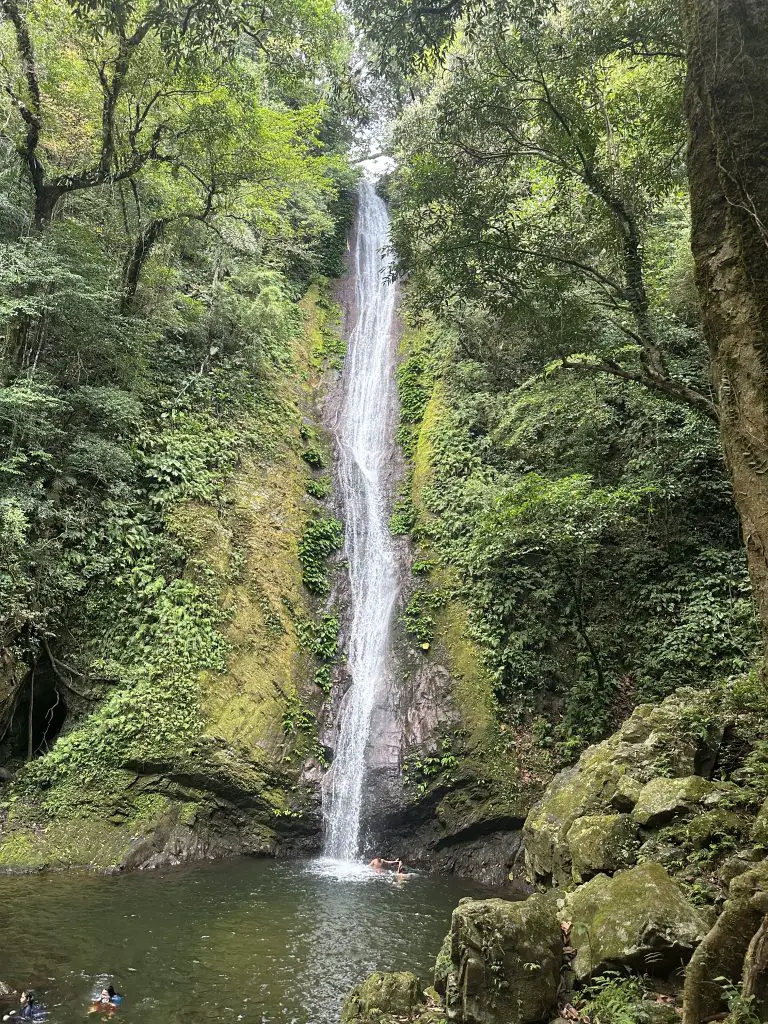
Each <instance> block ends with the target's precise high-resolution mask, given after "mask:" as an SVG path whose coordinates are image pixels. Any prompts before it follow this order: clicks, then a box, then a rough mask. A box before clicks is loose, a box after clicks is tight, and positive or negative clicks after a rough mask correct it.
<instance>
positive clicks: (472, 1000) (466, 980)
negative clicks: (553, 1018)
mask: <svg viewBox="0 0 768 1024" xmlns="http://www.w3.org/2000/svg"><path fill="white" fill-rule="evenodd" d="M562 950H563V940H562V931H561V928H560V925H559V923H558V921H557V918H556V914H555V907H554V903H553V899H552V897H551V896H550V895H542V894H536V895H533V896H531V897H529V899H527V900H526V901H525V902H521V903H510V902H509V901H507V900H500V899H491V900H471V899H464V900H462V901H461V902H460V903H459V906H458V907H457V908H456V910H454V912H453V917H452V919H451V931H450V969H449V970H447V971H445V973H443V971H444V967H443V968H441V977H440V979H439V980H440V982H441V984H443V985H444V991H445V1003H446V1010H447V1012H448V1016H449V1017H450V1018H451V1019H452V1020H455V1021H459V1022H461V1024H533V1022H538V1021H541V1020H543V1019H546V1015H547V1014H548V1013H550V1012H551V1011H552V1010H553V1008H554V1006H555V1002H556V999H557V989H558V983H559V980H560V966H561V963H562Z"/></svg>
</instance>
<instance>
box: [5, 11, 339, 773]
mask: <svg viewBox="0 0 768 1024" xmlns="http://www.w3.org/2000/svg"><path fill="white" fill-rule="evenodd" d="M2 12H3V16H4V20H3V22H2V24H0V42H1V44H2V50H3V53H4V55H5V57H4V66H3V78H4V84H5V89H4V92H3V93H2V99H0V106H2V118H3V124H4V128H3V134H2V139H0V176H1V177H2V207H1V208H0V240H1V241H2V254H1V255H0V336H2V353H1V357H2V358H1V361H0V446H1V450H0V456H1V459H2V465H1V468H0V472H1V474H2V476H1V477H0V481H1V486H2V491H1V493H0V564H1V568H0V607H2V626H1V627H0V628H1V630H2V632H1V634H0V637H1V640H0V643H1V645H2V650H3V663H4V667H5V672H6V675H5V676H4V682H3V684H2V685H0V744H1V743H2V742H3V738H4V735H5V737H6V744H7V748H6V753H8V752H15V753H21V752H22V751H23V752H24V753H27V754H32V753H34V752H37V751H40V750H45V749H46V746H47V745H48V743H49V742H50V740H51V738H52V736H53V735H55V731H56V728H55V727H56V725H60V724H61V723H60V717H59V716H60V713H61V708H63V707H64V705H65V704H66V705H67V706H68V707H69V709H70V710H72V709H75V710H76V711H80V712H82V711H83V710H87V709H89V708H91V707H93V702H94V701H99V700H101V699H102V698H108V699H107V702H106V704H103V705H102V709H101V711H100V713H99V719H98V721H96V720H94V725H93V728H92V729H91V731H90V732H89V733H87V734H85V733H82V734H77V735H76V736H75V737H74V738H68V740H67V742H66V743H64V744H63V745H60V749H59V748H57V755H56V756H57V763H58V762H61V763H62V764H63V763H65V762H66V761H67V760H68V759H69V760H70V761H71V758H72V757H73V755H76V749H75V748H77V749H80V748H82V749H83V750H90V751H91V752H93V751H94V749H96V748H100V747H102V746H110V747H116V746H120V745H122V751H123V756H125V751H126V749H128V748H131V745H132V744H133V747H135V749H134V750H133V753H134V756H135V757H136V758H138V759H142V758H143V757H144V756H146V755H148V753H149V752H150V751H151V750H152V749H153V747H154V749H157V746H158V743H156V741H158V735H157V734H158V733H162V736H161V737H160V738H159V739H160V740H162V741H163V742H162V743H159V745H160V746H161V747H162V748H163V749H166V750H167V749H168V748H169V744H170V745H175V746H181V747H183V745H184V744H185V743H186V742H187V741H188V738H189V736H190V735H191V732H192V731H193V720H194V716H195V714H196V704H195V700H194V695H193V690H192V689H190V685H191V683H190V681H191V680H193V679H194V678H195V675H196V673H198V672H199V671H200V670H201V669H217V668H221V667H222V665H223V660H222V659H223V655H224V652H223V649H222V639H221V635H220V629H219V628H218V627H219V625H220V622H219V618H220V614H221V613H220V612H219V611H218V610H217V605H216V591H215V587H214V586H213V585H212V583H211V581H210V580H207V579H206V578H205V573H204V572H203V571H202V570H200V571H195V569H194V565H195V556H196V551H195V542H194V539H193V537H192V536H191V535H190V534H189V531H187V530H186V529H185V525H184V519H183V517H182V516H177V515H176V511H177V510H178V509H180V508H181V507H182V506H183V504H184V503H190V502H205V503H211V502H216V501H217V500H218V499H219V497H220V494H221V488H222V484H223V481H224V479H225V476H226V474H227V473H228V472H229V471H230V470H231V469H232V467H233V466H234V465H235V464H236V463H237V460H238V459H239V458H240V456H241V454H242V452H243V451H244V449H245V448H246V447H247V448H249V450H250V451H256V452H258V451H261V452H268V450H269V448H270V445H274V443H275V438H276V437H277V436H278V433H279V432H278V429H277V428H278V425H280V424H281V423H282V422H284V415H285V413H284V411H283V410H282V409H281V407H280V402H281V399H280V387H279V386H278V387H276V386H275V384H276V382H279V379H280V377H281V376H285V375H287V374H289V373H291V372H292V369H291V366H290V355H289V353H290V342H291V339H292V338H293V337H294V336H295V334H296V332H297V331H298V330H299V329H300V328H301V326H302V317H301V314H300V312H299V309H298V307H297V306H296V300H297V298H298V297H299V295H300V293H301V291H303V290H304V288H306V285H307V283H308V281H309V280H310V279H311V278H312V277H313V276H314V275H317V274H319V273H323V272H326V273H328V272H334V271H335V270H336V269H337V267H338V258H339V254H340V252H341V245H340V239H343V237H344V233H345V230H346V223H347V219H348V214H349V210H350V204H349V190H350V189H351V187H352V185H353V176H352V174H351V172H350V171H349V169H348V165H347V163H346V161H345V158H344V151H345V149H346V147H347V145H348V139H349V131H350V130H351V124H352V120H351V115H350V109H351V108H350V102H351V100H349V99H348V97H347V95H346V93H345V87H344V82H345V79H346V62H347V57H348V53H347V44H346V43H345V42H344V32H343V31H341V26H342V25H343V22H342V20H341V18H340V16H338V15H337V14H335V13H334V11H333V8H332V5H331V4H330V3H327V2H325V0H316V2H313V0H288V2H286V3H283V4H281V3H278V4H277V5H272V6H271V7H270V9H269V10H267V9H266V8H264V9H263V10H261V12H260V13H259V12H256V11H254V10H253V9H252V8H251V5H248V4H242V5H240V4H237V3H236V4H218V3H216V2H215V0H214V2H203V0H201V2H196V0H190V2H189V3H183V2H182V3H177V4H166V3H152V2H144V0H142V2H139V3H122V2H119V3H109V4H102V3H100V2H96V0H95V2H88V3H75V2H71V3H70V2H67V0H40V2H34V3H31V4H28V5H27V4H18V3H15V2H13V0H8V2H4V3H3V4H2ZM254 18H255V19H256V20H255V21H254V20H253V19H254ZM30 670H31V671H30ZM35 670H36V671H37V676H38V690H39V694H40V695H41V699H40V701H39V711H38V712H36V713H35V714H36V715H38V714H39V715H40V716H41V717H40V719H39V720H38V719H37V718H35V721H34V723H33V722H32V718H33V716H32V711H31V710H30V712H29V719H30V727H29V736H27V735H26V725H23V724H22V719H24V718H26V714H25V712H26V711H27V708H28V706H29V701H30V698H29V693H30V687H31V686H34V678H35ZM159 677H162V678H163V686H162V687H161V688H158V687H155V688H153V687H152V680H153V679H156V678H159ZM52 681H53V684H52ZM117 684H120V685H117ZM126 686H127V689H126ZM41 687H47V691H48V694H47V695H46V696H43V691H42V690H41V689H40V688H41ZM143 687H144V689H142V688H143ZM147 687H148V689H147ZM54 689H55V690H56V691H57V697H56V706H57V707H58V708H59V711H58V712H57V713H56V714H53V712H51V714H50V715H48V714H47V711H48V709H49V705H51V704H52V703H53V697H52V694H53V691H54ZM158 701H159V703H158ZM20 706H21V711H20V713H19V714H17V715H16V718H15V724H13V725H11V722H13V716H14V711H18V710H19V707H20ZM42 716H45V717H42ZM22 735H23V741H22ZM78 744H79V747H78ZM126 744H127V746H126ZM65 747H66V748H67V749H64V748H65ZM41 770H42V771H44V772H48V773H49V775H50V773H51V771H53V772H54V774H55V768H54V766H52V765H48V766H47V767H45V768H42V769H41Z"/></svg>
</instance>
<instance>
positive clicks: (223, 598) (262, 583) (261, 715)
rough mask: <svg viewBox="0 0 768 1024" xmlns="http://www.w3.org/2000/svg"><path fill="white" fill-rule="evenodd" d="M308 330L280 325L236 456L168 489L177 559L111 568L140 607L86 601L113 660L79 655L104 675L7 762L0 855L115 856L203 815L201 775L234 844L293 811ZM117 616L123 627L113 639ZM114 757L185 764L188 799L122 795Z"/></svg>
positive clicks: (265, 831)
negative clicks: (289, 330)
mask: <svg viewBox="0 0 768 1024" xmlns="http://www.w3.org/2000/svg"><path fill="white" fill-rule="evenodd" d="M311 305H312V300H307V303H305V308H310V307H311ZM311 345H312V341H311V338H309V337H308V336H306V335H302V336H298V337H296V338H295V340H294V348H293V354H292V358H293V360H294V364H295V368H296V372H295V373H294V374H292V375H290V376H284V377H280V378H279V386H280V387H281V388H282V391H281V392H280V393H279V396H278V397H274V394H273V399H272V400H270V401H269V402H266V404H265V405H262V406H259V407H258V408H254V409H253V410H252V411H251V413H250V414H249V415H250V417H251V418H250V419H249V420H247V421H244V422H243V425H242V437H241V441H242V444H241V447H240V449H239V452H240V461H239V465H238V467H237V469H236V470H233V466H232V464H231V463H226V464H222V470H221V476H220V479H219V481H218V483H217V484H216V488H215V502H210V501H207V500H202V499H201V498H200V497H188V498H183V499H180V500H178V501H175V502H174V503H172V504H171V505H169V507H168V511H167V516H166V535H165V536H166V538H167V540H166V541H164V543H172V544H173V545H174V548H173V550H174V552H175V553H178V552H182V553H183V556H184V564H185V569H184V572H183V574H182V575H181V576H180V577H179V578H177V579H173V580H170V579H168V580H166V579H165V578H162V579H161V578H159V576H158V570H157V567H154V568H152V569H151V571H150V568H148V567H146V566H143V567H142V572H143V571H144V570H145V569H146V576H144V575H141V574H137V573H134V575H133V576H128V575H127V576H126V583H125V586H126V587H130V588H133V590H132V591H131V592H132V593H134V592H137V591H136V587H137V586H138V587H141V588H144V589H142V590H140V591H138V593H140V594H141V595H142V596H141V600H142V601H143V602H144V605H143V606H141V607H143V608H144V609H145V611H141V614H140V615H137V613H136V612H135V611H131V612H130V614H127V613H125V612H124V611H120V610H119V609H118V608H117V607H110V606H104V607H102V608H100V609H99V614H100V615H102V616H104V615H107V616H108V617H109V616H110V615H111V616H113V617H114V622H109V618H107V621H106V622H105V631H104V635H103V638H102V643H103V646H104V647H108V646H109V645H110V643H111V651H110V653H111V654H114V655H116V653H117V652H118V649H120V652H121V659H122V661H121V663H120V664H118V663H117V658H116V657H113V660H111V661H110V660H106V659H103V660H102V661H101V662H100V663H98V662H97V663H96V665H95V670H96V671H100V672H101V674H102V675H104V676H110V675H111V674H113V675H114V676H115V682H114V683H111V684H110V688H109V689H106V690H105V691H104V692H103V699H102V701H101V702H100V703H99V705H98V707H97V709H96V711H95V712H94V713H92V714H90V715H86V716H85V717H84V718H83V719H82V720H81V721H80V723H79V724H78V725H77V726H76V727H75V728H74V729H73V730H72V731H71V732H69V733H68V734H67V735H66V736H64V737H62V738H61V739H60V740H59V741H58V742H57V743H56V744H55V746H54V748H53V750H52V751H51V753H50V754H48V755H47V756H46V757H43V758H39V759H38V760H36V761H34V762H32V763H31V764H30V765H29V766H28V767H26V768H25V769H24V770H23V771H22V772H21V773H20V774H19V777H18V779H17V781H16V782H15V784H14V786H13V787H12V789H11V797H12V802H11V806H12V809H13V810H12V814H11V820H10V821H9V825H8V828H7V829H6V830H5V832H4V834H3V837H2V842H0V864H2V865H4V866H6V867H13V868H17V869H21V868H24V867H30V866H34V867H40V866H53V865H57V866H58V865H66V864H86V865H94V866H100V867H108V866H110V865H111V864H115V863H120V862H121V859H122V858H125V857H130V855H131V851H132V849H133V848H134V847H135V845H136V842H140V841H141V837H142V836H145V835H151V834H153V833H154V832H155V831H157V830H158V829H160V830H161V831H162V830H164V829H166V828H167V827H176V826H179V827H181V828H184V829H188V828H190V827H195V828H197V827H204V826H205V821H206V820H207V816H208V812H209V811H210V807H208V806H207V805H206V800H205V790H206V787H209V789H210V790H211V791H213V792H216V793H221V792H226V793H238V792H239V793H242V794H245V795H247V796H248V800H249V802H250V804H252V805H253V806H254V810H253V811H252V812H249V813H252V817H253V820H252V821H251V822H249V823H248V824H247V826H245V827H244V829H243V842H247V843H248V844H249V848H259V849H261V848H265V849H266V848H271V847H272V846H274V832H273V831H272V829H271V828H270V825H269V821H270V818H271V812H270V808H272V809H274V810H283V811H290V812H291V813H301V811H300V810H297V808H300V807H302V806H303V800H304V796H303V793H302V792H301V791H299V790H297V789H296V787H297V785H298V774H299V768H300V765H299V764H298V763H297V761H296V760H295V759H293V758H292V757H291V756H290V755H291V751H292V749H293V747H294V745H295V743H296V742H297V738H296V737H294V736H292V735H286V733H285V731H284V729H283V721H284V717H285V712H286V708H287V707H289V706H292V704H293V703H294V702H296V701H302V702H305V703H306V704H307V706H308V707H309V708H310V711H312V710H313V708H312V704H313V702H317V703H319V700H320V698H321V696H322V695H321V694H320V693H319V691H318V690H317V689H316V688H315V687H314V686H313V684H312V676H313V671H314V665H313V662H314V654H313V653H311V652H308V651H306V650H304V649H303V648H302V645H301V643H300V639H299V636H298V633H297V629H296V626H295V617H302V616H303V617H305V618H307V619H309V618H311V615H312V609H311V607H310V604H309V600H308V597H307V595H306V592H305V591H304V588H303V586H302V578H301V566H300V561H299V547H298V540H299V537H300V536H301V535H302V531H303V530H304V526H305V523H306V522H307V519H308V512H309V508H308V499H307V497H306V486H307V480H308V479H309V478H310V470H309V469H308V467H307V465H306V463H305V462H304V461H303V459H302V457H301V456H302V452H303V451H304V449H305V445H306V440H305V436H304V435H305V434H306V431H303V430H302V426H303V423H304V418H305V415H306V411H307V410H309V411H310V412H311V409H312V400H313V395H314V389H315V388H316V386H317V377H316V372H315V370H314V369H313V366H312V361H311V355H310V353H311ZM277 385H278V379H277V378H276V379H275V380H274V381H272V386H274V387H277ZM275 394H276V393H275ZM278 410H279V411H278ZM131 543H133V544H134V545H139V544H141V543H144V540H143V539H142V538H141V537H139V538H137V539H133V540H132V541H131ZM145 614H146V620H145V621H143V620H142V616H143V615H145ZM131 616H133V618H132V617H131ZM137 626H138V628H137ZM131 629H133V630H134V631H135V632H134V634H132V636H133V639H131V640H130V643H128V645H127V647H125V646H124V647H123V648H119V645H120V644H123V645H124V644H125V641H124V639H122V638H123V636H124V634H125V633H126V631H127V630H131ZM120 630H122V633H121V632H120ZM77 639H78V638H77V637H75V640H77ZM128 655H130V659H129V660H128V664H129V665H130V673H131V674H130V675H127V676H126V675H125V674H124V670H123V668H122V667H121V665H122V664H124V663H125V661H126V659H127V657H128ZM302 742H303V737H302ZM314 742H315V741H314V737H311V740H310V743H309V745H310V746H311V745H313V744H314ZM128 761H130V762H131V763H132V764H136V765H145V766H146V770H147V771H152V772H156V773H157V778H158V779H160V782H158V783H157V785H158V786H161V785H162V773H163V772H164V771H166V770H168V769H171V770H173V769H180V770H181V772H182V773H187V774H191V775H193V776H194V777H195V778H196V779H198V780H199V785H200V787H201V793H200V797H199V799H198V798H197V797H195V798H194V799H190V798H189V797H188V796H185V795H183V794H179V795H178V796H174V797H167V796H163V795H159V794H157V793H155V794H151V793H142V792H140V793H139V794H138V795H136V793H135V790H136V789H137V788H138V789H139V790H140V789H141V784H140V785H139V786H138V787H137V785H136V783H137V774H136V772H135V771H127V770H126V769H125V767H124V766H125V764H126V762H128ZM148 778H149V776H147V775H139V776H138V779H139V781H140V783H143V781H146V780H147V779H148ZM287 794H290V796H288V795H287ZM260 816H261V818H260ZM70 822H71V823H74V824H71V825H70ZM169 823H170V824H169ZM237 841H238V840H237V836H236V835H235V836H234V837H233V843H234V844H235V845H236V843H237Z"/></svg>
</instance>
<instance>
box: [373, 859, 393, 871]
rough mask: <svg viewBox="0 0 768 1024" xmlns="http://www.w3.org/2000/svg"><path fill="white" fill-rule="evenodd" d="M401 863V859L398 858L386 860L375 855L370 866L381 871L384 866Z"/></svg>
mask: <svg viewBox="0 0 768 1024" xmlns="http://www.w3.org/2000/svg"><path fill="white" fill-rule="evenodd" d="M399 863H400V861H398V859H397V858H395V859H394V860H384V859H383V858H382V857H374V858H373V860H372V861H370V862H369V864H368V867H369V868H373V870H374V871H381V869H382V868H384V867H389V866H390V865H392V864H399Z"/></svg>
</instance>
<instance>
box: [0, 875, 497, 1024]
mask: <svg viewBox="0 0 768 1024" xmlns="http://www.w3.org/2000/svg"><path fill="white" fill-rule="evenodd" d="M472 891H473V887H472V886H470V885H467V884H461V883H458V882H457V881H455V880H453V879H435V878H427V877H419V876H412V877H410V878H408V879H406V880H405V881H404V882H397V881H396V879H395V878H394V877H393V876H392V875H382V874H376V873H375V872H372V871H369V870H368V869H367V868H364V867H362V866H361V867H356V868H354V869H352V868H349V867H346V866H345V865H338V864H333V863H323V862H315V863H303V862H273V861H267V860H243V861H235V862H232V863H227V864H219V865H206V866H202V867H196V868H191V869H189V870H184V871H174V872H165V873H147V874H131V875H121V876H116V877H104V876H82V875H63V874H62V875H44V876H32V877H0V979H2V980H3V981H6V982H10V983H11V984H14V985H16V986H22V987H23V986H26V985H28V984H32V985H33V986H35V987H36V989H37V991H38V993H39V996H40V998H41V1000H42V1001H43V1002H44V1003H45V1004H46V1005H47V1006H48V1008H49V1009H50V1011H51V1015H50V1018H49V1024H59V1022H61V1024H69V1022H73V1021H83V1020H85V1019H90V1020H91V1021H97V1020H99V1017H98V1016H93V1017H90V1018H87V1017H86V1011H87V1007H88V1003H89V1000H90V998H91V996H92V995H93V994H94V993H95V992H97V991H99V990H100V989H101V987H102V986H103V985H105V984H109V983H110V981H112V982H113V983H114V984H115V987H116V988H117V989H118V990H119V991H122V992H123V993H124V995H125V1004H124V1005H123V1006H122V1007H121V1008H120V1010H119V1011H118V1013H117V1014H116V1015H115V1018H114V1020H115V1024H137V1022H139V1021H141V1022H142V1024H160V1022H161V1021H162V1022H163V1024H169V1022H171V1024H191V1022H193V1021H194V1022H197V1021H201V1020H203V1019H206V1020H211V1021H237V1020H243V1021H250V1022H264V1024H266V1022H269V1024H273V1022H274V1024H285V1022H296V1024H330V1022H336V1021H338V1017H339V1010H340V1006H341V1001H342V999H343V996H344V994H345V993H346V992H347V991H348V990H349V989H350V988H351V987H353V986H354V985H355V984H356V983H357V982H358V981H360V980H361V979H362V978H363V977H364V976H365V975H367V974H368V973H370V972H371V971H373V970H404V969H410V970H414V971H415V972H416V973H417V974H418V975H419V976H421V977H423V979H424V980H425V981H429V979H430V975H431V970H432V967H433V965H434V958H435V956H436V954H437V952H438V950H439V947H440V943H441V941H442V938H443V936H444V935H445V933H446V932H447V930H448V926H449V923H450V915H451V910H452V909H453V907H454V906H455V905H456V903H457V902H458V899H459V898H460V897H461V896H464V895H468V894H471V893H472ZM474 891H475V892H477V889H474Z"/></svg>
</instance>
